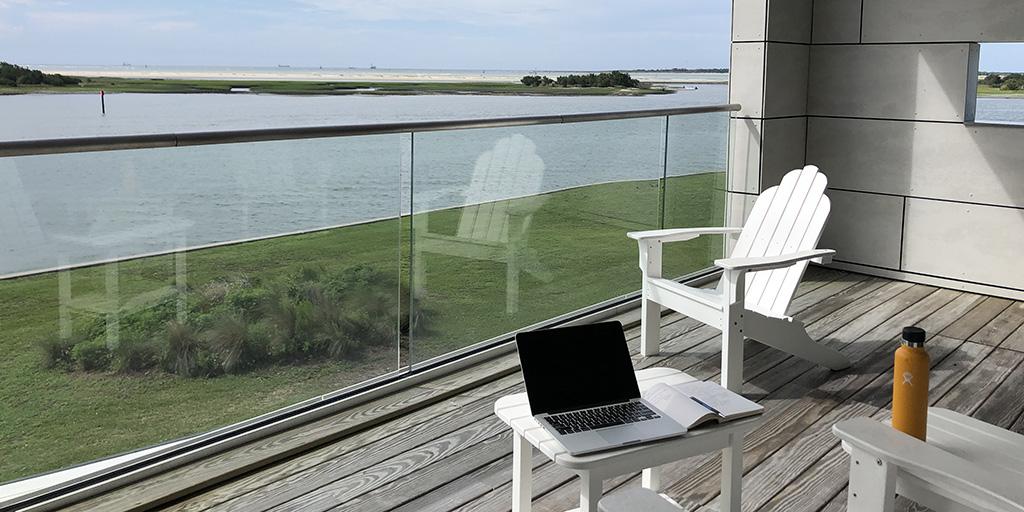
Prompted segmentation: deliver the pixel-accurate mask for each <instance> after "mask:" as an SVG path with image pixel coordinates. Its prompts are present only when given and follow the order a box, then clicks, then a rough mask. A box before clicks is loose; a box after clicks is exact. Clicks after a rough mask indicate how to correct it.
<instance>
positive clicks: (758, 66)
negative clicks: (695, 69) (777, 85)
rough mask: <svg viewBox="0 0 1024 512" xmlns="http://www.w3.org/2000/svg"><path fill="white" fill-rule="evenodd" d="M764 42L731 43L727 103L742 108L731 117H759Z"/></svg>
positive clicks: (761, 101)
mask: <svg viewBox="0 0 1024 512" xmlns="http://www.w3.org/2000/svg"><path fill="white" fill-rule="evenodd" d="M764 47H765V45H764V43H733V45H732V60H731V62H732V67H731V68H730V73H729V103H739V104H740V105H741V106H742V107H743V108H742V109H741V110H739V111H738V112H733V117H761V105H762V104H763V101H764V100H763V95H762V93H763V86H764Z"/></svg>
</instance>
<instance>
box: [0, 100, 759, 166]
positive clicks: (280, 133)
mask: <svg viewBox="0 0 1024 512" xmlns="http://www.w3.org/2000/svg"><path fill="white" fill-rule="evenodd" d="M739 109H740V105H738V104H735V103H730V104H724V105H704V106H698V107H679V108H662V109H648V110H626V111H620V112H593V113H585V114H558V115H544V116H520V117H498V118H488V119H460V120H452V121H413V122H405V123H377V124H349V125H340V126H306V127H298V128H266V129H259V130H227V131H212V132H191V133H160V134H150V135H114V136H106V137H77V138H64V139H36V140H17V141H8V142H0V158H2V157H11V156H29V155H53V154H60V153H87V152H93V151H118V150H125V149H147V148H170V147H179V146H204V145H213V144H238V143H243V142H266V141H274V140H295V139H320V138H327V137H354V136H359V135H382V134H389V133H418V132H437V131H445V130H468V129H476V128H499V127H506V126H532V125H540V124H564V123H583V122H590V121H609V120H613V119H636V118H643V117H660V116H681V115H689V114H707V113H711V112H734V111H737V110H739Z"/></svg>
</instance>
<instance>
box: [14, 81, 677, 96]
mask: <svg viewBox="0 0 1024 512" xmlns="http://www.w3.org/2000/svg"><path fill="white" fill-rule="evenodd" d="M79 78H80V79H81V80H82V83H81V84H79V85H65V86H59V87H54V86H48V85H26V86H18V87H2V86H0V94H30V93H98V92H99V91H100V90H101V89H102V90H104V91H106V92H131V93H230V92H231V89H232V88H240V87H241V88H248V89H250V91H251V92H254V93H262V94H295V95H298V94H321V95H322V94H329V95H345V94H374V95H395V94H405V95H409V94H457V93H463V94H500V95H520V94H530V95H542V96H614V95H627V96H642V95H646V94H669V93H671V92H672V91H671V90H670V89H665V88H661V87H650V88H638V89H621V88H618V87H527V86H525V85H522V84H518V83H493V82H314V81H284V80H281V81H270V80H268V81H262V80H186V79H158V78H148V79H144V78H107V77H97V78H89V77H79Z"/></svg>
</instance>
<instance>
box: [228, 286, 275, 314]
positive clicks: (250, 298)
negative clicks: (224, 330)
mask: <svg viewBox="0 0 1024 512" xmlns="http://www.w3.org/2000/svg"><path fill="white" fill-rule="evenodd" d="M270 298H271V293H270V290H267V289H266V288H260V287H253V286H247V287H237V288H234V289H232V290H229V291H228V293H227V294H226V295H225V296H224V302H225V303H226V304H227V305H228V306H230V307H231V308H232V309H234V310H235V311H237V312H238V313H239V314H240V315H242V317H243V318H244V319H245V320H248V321H250V322H253V321H256V320H258V319H259V318H260V317H261V316H262V315H263V310H264V309H265V308H264V306H265V305H266V303H267V301H268V300H270Z"/></svg>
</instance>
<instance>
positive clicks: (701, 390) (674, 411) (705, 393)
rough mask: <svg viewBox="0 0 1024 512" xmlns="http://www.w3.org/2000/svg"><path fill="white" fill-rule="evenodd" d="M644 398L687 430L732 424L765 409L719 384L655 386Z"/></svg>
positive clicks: (691, 383) (700, 382) (693, 383)
mask: <svg viewBox="0 0 1024 512" xmlns="http://www.w3.org/2000/svg"><path fill="white" fill-rule="evenodd" d="M643 397H644V398H645V399H647V401H648V402H650V403H651V404H652V405H654V406H655V407H657V408H658V409H661V410H662V412H664V413H665V414H666V415H668V416H669V417H670V418H672V419H673V420H676V422H678V423H679V424H680V425H682V426H684V427H686V429H687V430H689V429H692V428H695V427H697V426H700V425H702V424H704V423H709V422H717V423H722V422H725V421H732V420H736V419H739V418H746V417H747V416H753V415H755V414H760V413H761V412H762V411H763V410H764V407H763V406H761V405H759V404H757V403H755V402H751V401H750V400H747V399H746V398H743V397H742V396H740V395H738V394H736V393H733V392H732V391H729V390H728V389H725V388H723V387H722V386H719V385H718V384H715V383H714V382H706V381H701V380H695V381H690V382H684V383H682V384H675V385H671V386H670V385H668V384H655V385H653V386H651V387H650V388H649V389H647V391H644V393H643Z"/></svg>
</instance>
